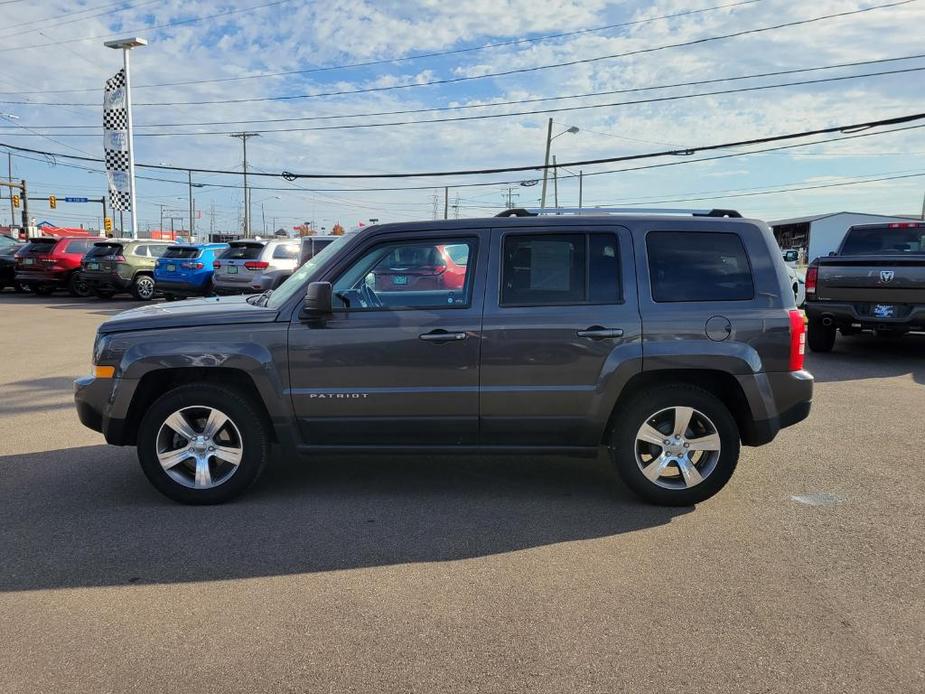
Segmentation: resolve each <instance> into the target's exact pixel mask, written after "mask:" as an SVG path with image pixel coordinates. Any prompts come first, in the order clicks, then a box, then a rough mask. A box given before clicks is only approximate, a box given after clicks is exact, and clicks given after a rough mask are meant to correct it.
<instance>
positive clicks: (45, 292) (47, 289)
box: [32, 284, 55, 296]
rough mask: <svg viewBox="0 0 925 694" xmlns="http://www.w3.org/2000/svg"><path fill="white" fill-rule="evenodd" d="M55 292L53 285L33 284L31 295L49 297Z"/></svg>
mask: <svg viewBox="0 0 925 694" xmlns="http://www.w3.org/2000/svg"><path fill="white" fill-rule="evenodd" d="M54 291H55V285H53V284H33V285H32V293H33V294H38V295H39V296H50V295H51V294H53V293H54Z"/></svg>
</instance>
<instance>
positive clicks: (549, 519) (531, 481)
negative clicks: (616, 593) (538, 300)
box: [0, 446, 692, 591]
mask: <svg viewBox="0 0 925 694" xmlns="http://www.w3.org/2000/svg"><path fill="white" fill-rule="evenodd" d="M0 498H2V499H3V503H2V505H0V508H2V510H0V556H2V557H3V560H2V561H0V590H2V591H19V590H36V589H50V588H70V587H83V586H110V585H122V584H127V585H128V584H151V583H174V582H179V581H215V580H223V579H236V578H251V577H258V576H277V575H289V574H299V573H309V572H319V571H334V570H338V569H354V568H361V567H376V566H388V565H393V564H401V563H408V562H435V561H450V560H460V559H468V558H472V557H481V556H486V555H492V554H499V553H504V552H513V551H517V550H522V549H528V548H531V547H538V546H543V545H549V544H553V543H559V542H570V541H575V540H586V539H592V538H598V537H604V536H611V535H616V534H620V533H628V532H632V531H634V530H639V529H642V528H649V527H653V526H658V525H662V524H666V523H670V522H671V520H672V518H674V517H675V516H677V515H681V514H684V513H687V512H689V511H691V510H692V507H685V508H673V509H672V508H659V507H654V506H648V505H645V504H642V503H640V502H639V501H637V500H636V499H635V498H633V497H631V496H630V495H629V493H628V492H627V491H625V490H624V489H623V487H622V486H621V485H620V483H619V482H618V481H617V479H616V477H615V475H614V473H613V472H612V470H611V468H610V466H609V464H608V463H607V462H606V460H604V458H603V457H602V458H601V459H599V460H574V459H563V458H556V457H527V456H523V457H514V456H511V457H493V458H487V457H486V458H478V457H463V456H446V457H441V456H433V457H428V456H410V457H393V456H379V457H375V458H372V457H370V458H365V459H363V458H357V457H347V456H342V457H330V458H324V459H317V460H312V461H307V460H306V461H281V460H277V461H274V463H273V464H271V465H270V467H269V468H268V470H267V471H266V474H265V475H264V476H263V478H262V479H261V481H260V482H259V483H258V484H257V486H256V487H255V488H253V489H252V490H251V491H250V492H248V494H247V495H246V496H245V497H243V498H241V499H240V500H238V501H236V502H234V503H229V504H225V505H223V506H210V507H189V506H182V505H178V504H175V503H173V502H170V501H168V500H167V499H165V498H163V497H161V496H160V495H159V494H158V493H157V492H155V491H154V489H153V488H152V487H151V486H150V485H149V484H148V482H147V480H146V479H145V478H144V477H143V475H142V473H141V471H140V469H139V467H138V464H137V462H136V460H135V455H134V452H133V451H132V450H131V449H126V448H121V449H120V448H115V447H110V446H88V447H83V448H74V449H70V450H57V451H47V452H43V453H33V454H25V455H14V456H5V457H0Z"/></svg>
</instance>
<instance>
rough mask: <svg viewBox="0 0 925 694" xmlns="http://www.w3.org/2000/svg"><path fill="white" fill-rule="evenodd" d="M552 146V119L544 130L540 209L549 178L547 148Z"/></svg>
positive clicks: (543, 202) (544, 198) (543, 201)
mask: <svg viewBox="0 0 925 694" xmlns="http://www.w3.org/2000/svg"><path fill="white" fill-rule="evenodd" d="M551 146H552V118H550V119H549V125H548V126H547V128H546V158H545V159H544V160H543V192H542V193H541V194H540V207H546V180H547V178H548V177H549V148H550V147H551Z"/></svg>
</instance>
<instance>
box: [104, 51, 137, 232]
mask: <svg viewBox="0 0 925 694" xmlns="http://www.w3.org/2000/svg"><path fill="white" fill-rule="evenodd" d="M103 45H104V46H106V48H114V49H121V51H122V66H123V67H124V68H125V135H126V138H125V139H126V143H127V144H126V147H127V150H128V152H127V153H128V191H129V205H131V210H130V211H131V215H130V217H131V222H132V238H136V239H137V238H138V212H137V211H136V210H135V146H134V143H133V141H132V134H133V130H132V77H131V62H130V60H129V56H128V54H129V52H130V51H131V50H132V49H133V48H140V47H141V46H147V45H148V42H147V41H146V40H145V39H141V38H138V37H137V36H134V37H131V38H127V39H117V40H115V41H106V42H105V43H104V44H103Z"/></svg>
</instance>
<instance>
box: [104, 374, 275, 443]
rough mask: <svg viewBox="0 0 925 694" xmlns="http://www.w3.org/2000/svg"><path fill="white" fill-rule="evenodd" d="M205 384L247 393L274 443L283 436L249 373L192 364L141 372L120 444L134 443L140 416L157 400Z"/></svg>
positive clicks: (243, 393) (245, 394)
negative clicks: (175, 391) (174, 391)
mask: <svg viewBox="0 0 925 694" xmlns="http://www.w3.org/2000/svg"><path fill="white" fill-rule="evenodd" d="M203 383H204V384H210V385H216V386H221V387H223V388H231V389H234V390H235V391H237V392H239V393H241V394H242V395H244V396H246V397H247V398H248V400H249V401H250V402H251V404H252V405H253V407H254V409H256V410H257V412H258V413H259V415H260V417H261V419H262V420H263V423H264V425H265V426H266V428H267V432H268V434H269V437H270V440H271V441H272V442H274V443H278V442H279V440H280V437H279V434H278V432H277V430H276V427H275V426H274V424H273V419H272V418H271V417H270V413H269V412H268V411H267V407H266V404H265V402H264V399H263V398H262V397H261V395H260V391H259V390H258V388H257V384H256V383H254V380H253V378H251V376H250V374H248V373H247V372H246V371H244V370H243V369H236V368H228V367H195V366H193V367H173V368H164V369H156V370H151V371H148V372H147V373H145V374H144V375H142V377H141V378H140V379H139V381H138V384H137V385H136V387H135V390H134V392H133V394H132V400H131V403H130V404H129V408H128V412H127V414H126V417H125V425H124V428H123V432H122V439H123V440H122V442H121V445H134V444H135V442H136V441H137V438H138V426H139V424H140V423H141V419H142V417H144V414H145V412H146V411H147V410H148V408H149V407H150V406H151V404H152V403H154V401H155V400H157V399H158V398H159V397H161V396H162V395H164V394H165V393H167V392H169V391H171V390H173V389H174V388H176V387H178V386H184V385H191V384H203Z"/></svg>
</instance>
